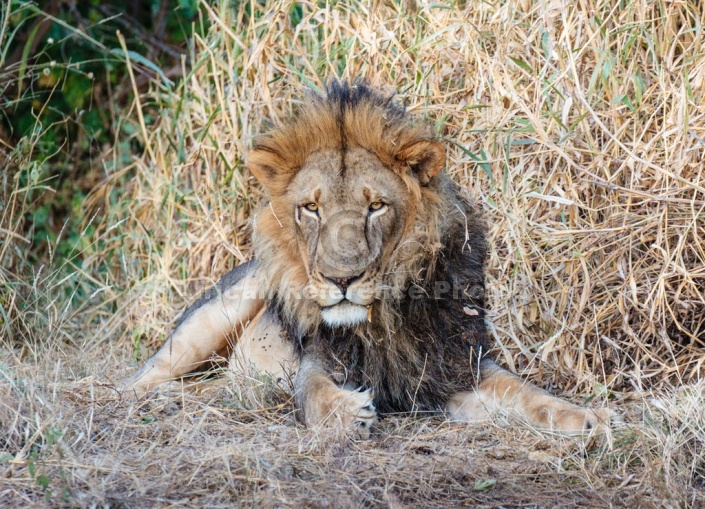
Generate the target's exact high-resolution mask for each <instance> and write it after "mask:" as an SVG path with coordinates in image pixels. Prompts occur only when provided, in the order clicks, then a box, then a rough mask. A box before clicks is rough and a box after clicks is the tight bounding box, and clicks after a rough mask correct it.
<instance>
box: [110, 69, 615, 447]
mask: <svg viewBox="0 0 705 509" xmlns="http://www.w3.org/2000/svg"><path fill="white" fill-rule="evenodd" d="M445 161H446V156H445V150H444V147H443V145H442V144H441V143H440V142H439V141H438V140H437V139H435V137H434V135H433V133H432V131H431V129H430V127H429V126H428V125H426V124H424V123H423V122H418V121H415V120H414V119H413V118H411V117H410V116H409V115H408V114H407V112H406V110H405V108H403V107H402V106H400V105H399V104H397V103H396V102H395V101H394V98H393V96H389V95H385V94H383V93H381V92H380V91H379V89H376V88H374V87H372V86H370V85H368V84H367V83H366V82H363V81H357V82H353V83H350V82H347V81H338V80H332V81H330V82H329V84H328V85H327V86H326V87H325V89H324V93H322V94H316V93H311V94H310V95H309V97H308V98H307V100H306V101H305V102H304V106H303V107H301V108H300V111H299V112H298V114H297V115H296V116H294V117H293V118H292V119H290V120H289V121H288V122H286V123H285V124H283V125H281V126H279V127H277V128H275V129H273V130H272V131H271V132H268V133H266V134H264V135H262V136H261V137H259V138H258V139H257V140H256V142H255V144H254V147H253V148H252V150H251V151H250V153H249V154H248V157H247V166H248V168H249V170H250V172H251V173H252V175H253V176H254V177H255V178H256V179H257V181H258V182H259V183H260V184H261V185H262V186H263V187H264V189H265V190H266V191H267V193H268V197H269V202H268V203H267V204H266V205H265V206H264V207H263V208H262V209H261V210H260V211H259V213H258V214H257V215H256V217H255V219H254V221H253V223H254V226H253V253H254V257H253V259H252V261H250V262H248V263H245V264H243V265H240V266H238V267H236V268H235V269H234V270H232V271H231V272H229V273H228V274H226V275H225V276H224V277H223V278H222V279H221V280H220V282H219V283H218V284H217V285H216V287H215V288H213V289H212V290H211V291H209V292H207V293H206V294H205V295H203V296H202V297H201V298H200V299H199V300H198V301H197V302H195V303H194V304H193V305H192V306H190V307H189V308H188V309H187V310H186V311H185V312H184V313H183V316H182V317H181V319H180V320H179V321H178V323H177V325H176V327H175V328H174V330H173V332H172V334H171V336H170V337H169V338H168V340H167V341H166V343H165V344H164V345H163V346H162V347H161V348H160V349H159V350H158V351H157V352H156V353H155V354H154V355H153V356H152V357H151V358H150V359H149V360H148V361H147V362H146V363H145V365H144V366H143V367H142V368H141V369H140V370H139V371H137V372H136V373H135V374H134V375H132V376H130V377H128V378H127V379H126V380H125V381H124V382H123V387H127V388H129V389H131V390H133V391H135V392H136V393H138V394H144V393H146V392H148V391H150V390H152V389H153V388H155V387H157V386H158V385H159V384H162V383H163V382H167V381H169V380H173V379H175V378H176V377H180V376H182V375H184V374H186V373H188V372H191V371H193V370H194V369H195V368H197V367H199V366H200V365H203V364H204V363H206V362H207V361H208V360H209V359H211V358H212V356H213V354H217V355H221V356H227V357H230V358H231V359H232V360H231V364H233V365H238V366H248V367H254V368H256V369H257V370H259V371H261V372H264V373H267V374H269V375H271V376H272V377H274V378H275V379H276V380H279V381H282V380H287V379H289V380H293V396H294V401H295V405H296V409H297V414H298V415H299V416H300V418H301V419H302V421H303V423H304V424H305V425H306V426H308V427H316V426H338V427H342V428H343V429H346V430H351V431H352V432H354V433H357V434H358V435H359V436H361V437H363V438H365V437H369V435H370V431H371V430H372V428H373V426H374V425H375V424H376V423H377V421H378V416H381V415H385V414H389V413H396V412H412V411H420V412H446V414H447V415H448V416H449V417H450V418H452V419H454V420H461V421H477V420H482V419H487V418H488V417H489V416H491V415H492V414H493V413H496V412H497V411H500V410H502V411H505V412H508V413H510V414H513V415H516V416H518V417H519V418H521V419H524V420H525V421H528V422H529V423H530V424H531V425H534V426H537V427H540V428H547V429H551V430H556V431H560V432H566V433H576V432H578V433H579V432H583V431H586V430H590V429H592V428H595V427H597V426H600V425H603V424H609V421H610V419H611V418H612V417H613V416H614V415H616V414H614V413H613V412H612V411H611V410H609V409H607V408H600V409H588V408H583V407H581V406H578V405H575V404H573V403H570V402H568V401H566V400H563V399H560V398H558V397H554V396H553V395H551V394H549V393H548V392H547V391H545V390H543V389H540V388H539V387H537V386H535V385H532V384H531V383H528V382H526V381H524V380H523V379H521V378H520V377H519V376H517V375H515V374H513V373H511V372H509V371H507V370H505V369H503V368H501V367H500V366H499V365H497V364H496V363H495V362H494V360H493V359H492V357H491V355H490V346H491V344H490V341H489V337H488V332H487V328H486V325H485V304H484V295H485V277H484V264H485V257H486V253H487V249H488V248H487V241H486V225H485V222H484V220H483V218H482V214H481V212H480V209H479V206H478V204H477V203H476V202H475V201H473V199H472V198H471V197H469V196H467V195H466V193H465V192H464V191H463V190H462V189H461V188H460V186H459V185H457V184H456V183H455V182H454V181H452V180H451V178H450V177H449V176H448V175H447V174H446V173H445V172H443V171H442V170H443V168H444V166H445ZM235 359H238V361H237V362H236V361H235Z"/></svg>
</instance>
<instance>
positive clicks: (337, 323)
mask: <svg viewBox="0 0 705 509" xmlns="http://www.w3.org/2000/svg"><path fill="white" fill-rule="evenodd" d="M371 311H372V305H367V306H362V305H360V304H354V303H352V302H350V301H349V300H347V299H343V300H341V301H340V302H338V303H337V304H334V305H332V306H325V307H322V308H321V314H322V315H323V321H324V322H325V323H326V324H327V325H329V326H330V327H351V326H353V325H358V324H360V323H363V322H366V321H369V320H370V318H371Z"/></svg>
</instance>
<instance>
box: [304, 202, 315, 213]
mask: <svg viewBox="0 0 705 509" xmlns="http://www.w3.org/2000/svg"><path fill="white" fill-rule="evenodd" d="M304 208H305V209H306V210H310V211H311V212H318V204H317V203H313V202H311V203H307V204H306V205H304Z"/></svg>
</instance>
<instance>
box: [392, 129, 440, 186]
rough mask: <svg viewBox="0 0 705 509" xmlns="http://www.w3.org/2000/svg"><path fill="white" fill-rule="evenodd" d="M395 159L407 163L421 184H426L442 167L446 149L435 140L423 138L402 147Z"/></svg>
mask: <svg viewBox="0 0 705 509" xmlns="http://www.w3.org/2000/svg"><path fill="white" fill-rule="evenodd" d="M397 159H399V160H400V161H402V162H404V163H406V164H408V165H409V167H410V168H411V171H412V172H413V173H414V175H416V177H417V178H418V179H419V182H420V183H421V185H422V186H426V185H428V183H429V182H430V181H431V179H432V178H433V177H435V176H436V175H437V174H438V173H439V172H440V171H441V170H442V169H443V166H444V165H445V162H446V151H445V149H444V148H443V145H441V144H440V143H438V142H437V141H430V140H423V141H417V142H415V143H411V144H409V145H407V146H405V147H403V148H402V149H401V150H400V151H399V153H398V154H397Z"/></svg>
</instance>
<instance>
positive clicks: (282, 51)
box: [0, 0, 705, 508]
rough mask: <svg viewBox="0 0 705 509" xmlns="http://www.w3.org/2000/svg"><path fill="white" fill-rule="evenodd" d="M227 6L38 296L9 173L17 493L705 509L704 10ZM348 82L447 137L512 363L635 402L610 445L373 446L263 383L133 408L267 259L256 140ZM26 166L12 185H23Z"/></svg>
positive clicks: (401, 431)
mask: <svg viewBox="0 0 705 509" xmlns="http://www.w3.org/2000/svg"><path fill="white" fill-rule="evenodd" d="M228 5H229V3H227V2H222V3H220V4H216V5H215V6H212V7H211V6H208V5H206V4H205V3H204V4H203V7H204V10H205V12H206V14H205V15H204V19H203V22H204V23H209V24H210V25H211V29H210V30H209V32H208V36H207V38H206V39H205V40H201V39H198V38H197V39H196V40H195V41H194V48H193V59H192V62H193V65H192V66H191V67H190V68H186V65H184V74H185V76H186V78H185V80H184V81H183V83H182V84H180V85H178V86H175V87H173V86H168V85H167V84H164V83H155V84H154V85H153V88H152V90H151V91H150V93H148V94H143V95H142V96H140V97H139V99H138V100H137V101H135V103H134V105H133V107H132V109H131V111H130V113H129V114H128V115H127V116H126V118H124V119H123V120H122V122H124V124H125V125H126V126H128V127H129V129H128V128H126V129H125V130H124V132H132V133H134V134H133V135H131V137H129V139H123V140H119V141H120V143H116V145H115V147H113V148H111V149H110V150H109V151H108V152H106V156H105V159H104V160H103V161H102V162H101V164H102V171H103V172H104V175H105V178H104V180H103V182H102V183H101V184H100V185H99V186H97V187H96V188H95V189H94V191H93V192H92V193H91V195H90V197H89V199H88V200H86V203H85V205H84V208H85V213H86V217H87V218H92V217H93V216H94V214H95V213H97V214H98V216H97V217H98V219H96V220H95V223H94V224H95V225H96V226H97V229H98V231H97V233H96V236H95V238H90V239H87V242H86V245H88V246H89V248H84V249H83V250H82V251H80V252H79V253H77V256H81V258H82V263H81V265H80V268H79V267H78V266H75V265H72V264H71V263H70V262H69V263H68V265H67V266H64V267H62V268H61V270H60V271H53V272H49V273H46V275H42V273H39V275H38V276H37V277H36V278H34V280H33V281H30V282H29V283H27V282H26V281H25V280H22V279H21V278H18V277H17V274H18V273H22V270H21V269H22V267H21V253H22V249H24V247H23V242H24V241H23V240H22V239H18V238H16V236H13V235H14V234H13V232H17V231H21V217H22V214H19V212H17V211H19V210H24V209H23V207H26V206H27V203H29V202H27V201H24V202H23V201H22V200H21V199H20V198H21V197H23V196H25V194H23V193H26V191H21V190H17V189H15V188H14V187H13V186H14V185H15V184H14V183H13V181H12V180H11V179H10V178H9V177H8V174H9V175H11V173H12V172H6V173H5V175H4V176H3V179H4V180H3V184H2V185H3V186H4V187H3V193H4V195H3V203H4V204H8V203H12V206H5V208H4V210H3V212H2V224H0V235H2V236H4V237H5V238H4V240H5V242H3V245H2V246H0V260H2V266H3V271H2V272H1V273H0V278H1V279H0V286H2V289H3V294H2V295H0V304H1V308H2V312H3V318H2V321H1V322H0V323H1V324H2V326H1V327H0V334H2V335H3V337H4V338H5V339H7V340H11V341H6V343H7V344H6V346H5V347H3V348H4V349H3V351H2V356H3V357H2V359H3V360H0V362H1V364H0V368H1V373H0V377H2V378H0V380H1V382H0V391H2V393H1V394H0V398H1V399H0V401H1V402H0V426H1V427H2V428H3V429H8V430H9V432H8V435H7V437H5V438H0V440H1V441H0V444H2V450H3V451H4V452H2V453H0V454H3V456H2V462H0V473H1V472H3V471H4V473H5V477H4V478H3V479H0V501H3V502H4V501H8V503H10V504H12V505H22V504H25V503H26V504H36V505H41V504H42V503H43V502H42V501H43V500H45V497H46V500H47V501H46V502H45V503H46V504H50V505H58V504H61V503H65V504H66V505H74V506H86V507H88V506H91V505H93V504H97V505H98V506H101V505H102V506H105V505H110V506H123V505H124V506H152V505H163V506H168V505H174V506H179V505H185V506H192V505H232V504H233V503H235V501H240V503H241V504H242V505H258V506H260V505H261V506H272V507H274V506H288V507H300V506H302V505H307V504H308V505H313V506H335V507H338V506H342V507H345V506H356V507H357V506H368V505H369V506H385V505H386V506H389V507H395V508H396V507H405V506H407V505H410V506H423V507H436V506H437V507H448V506H471V505H473V504H476V505H482V504H485V505H487V506H489V507H495V506H500V505H501V504H503V506H507V507H514V506H522V507H526V506H528V507H532V504H533V505H534V506H536V507H555V506H560V507H608V506H610V505H613V506H616V507H688V506H692V507H696V506H698V505H700V506H702V505H703V504H705V494H704V491H703V490H704V487H703V481H702V478H703V474H704V470H705V453H704V452H703V446H704V445H705V414H704V412H705V410H703V409H705V404H704V402H703V394H704V391H705V387H704V386H703V382H701V381H700V380H701V378H702V376H703V369H704V367H703V361H704V360H705V355H703V348H705V340H704V339H703V338H704V337H705V297H704V296H703V289H704V288H705V247H704V245H703V242H702V239H703V238H704V233H705V230H704V228H705V215H703V213H702V211H703V208H705V175H703V164H702V159H703V152H704V151H705V122H704V119H705V117H704V115H705V58H703V51H705V48H704V43H705V34H703V31H702V25H703V23H704V22H705V10H704V9H703V7H702V6H701V5H700V3H697V2H687V1H663V0H662V1H654V2H645V1H644V2H642V1H637V2H621V3H620V2H607V1H604V2H599V1H597V0H585V1H579V2H530V1H528V0H526V1H516V2H505V3H500V2H497V3H489V2H488V3H481V2H470V3H468V4H467V5H466V6H465V7H463V8H457V7H452V6H442V5H441V4H428V5H426V6H424V5H418V6H417V5H416V4H413V3H407V2H402V3H400V4H394V3H385V4H375V5H374V6H373V5H371V4H369V3H365V2H354V1H350V0H347V1H344V2H340V3H337V4H336V5H335V6H322V5H318V4H312V3H307V2H303V3H296V4H295V3H294V2H291V1H288V0H287V1H279V2H266V5H264V6H263V5H260V4H259V3H254V2H252V3H245V4H243V5H241V6H239V7H232V8H231V7H228ZM334 75H340V76H347V77H350V78H352V77H365V78H367V79H368V80H370V81H372V82H374V83H380V84H386V85H392V86H394V87H395V88H396V89H397V90H398V91H399V93H400V97H401V99H403V100H404V101H406V102H407V104H408V106H409V109H410V110H411V111H413V112H414V113H415V114H417V115H419V116H422V117H427V118H428V119H430V120H431V121H432V122H436V125H437V126H438V132H439V134H440V135H441V136H443V137H444V138H445V139H446V140H447V147H448V155H449V165H448V168H449V171H451V172H452V174H453V175H454V176H455V178H456V179H457V181H458V182H460V183H461V184H462V185H465V186H467V187H469V188H470V189H471V190H472V191H473V192H474V193H475V194H476V195H477V196H478V197H479V199H480V200H481V202H482V203H483V204H484V207H485V210H486V213H487V215H488V218H489V221H490V223H491V225H492V228H491V232H490V235H491V245H492V255H491V259H490V263H489V267H488V271H489V280H488V283H489V294H488V306H489V308H490V310H491V315H490V318H491V322H492V326H491V330H492V331H493V333H494V335H495V337H496V339H497V345H498V346H497V350H496V353H497V355H498V358H499V360H500V362H501V363H502V364H504V365H506V366H508V367H510V368H511V369H513V370H515V371H517V372H519V373H522V374H524V375H525V376H528V377H529V378H532V379H533V380H535V381H536V382H537V383H539V384H541V385H543V386H546V387H553V388H555V389H556V390H557V391H559V392H567V393H572V395H573V397H575V398H580V397H582V398H583V399H585V400H590V399H592V398H594V397H609V398H612V399H613V400H614V401H615V402H616V403H617V404H618V406H620V408H622V409H624V413H625V414H626V415H627V417H628V421H629V424H628V425H627V426H625V427H624V428H622V429H620V430H618V431H617V433H616V434H615V436H614V437H613V440H612V441H611V442H607V443H602V442H601V441H597V442H595V443H589V444H588V445H587V446H583V445H581V442H580V441H576V440H573V439H561V438H554V437H546V436H545V435H542V434H539V433H536V432H534V431H532V430H529V429H527V428H506V427H504V426H503V421H502V420H501V419H500V420H498V421H497V422H495V423H491V424H488V425H487V426H484V427H474V428H469V429H468V428H466V427H465V426H460V425H454V424H449V423H444V422H441V421H439V420H433V419H431V420H428V419H410V418H404V417H395V418H392V419H390V420H388V421H386V422H385V423H384V425H383V426H382V429H381V431H380V434H379V435H378V437H377V438H375V439H374V440H372V441H370V442H366V443H354V442H349V441H347V440H343V439H341V438H340V437H325V436H321V435H319V434H316V433H314V432H311V431H305V430H303V429H301V428H299V427H297V426H296V425H295V424H294V422H293V420H292V418H291V416H290V413H291V405H290V403H289V402H288V400H287V399H286V398H285V397H284V396H283V395H282V394H280V393H278V392H277V391H276V390H274V389H273V388H271V387H270V386H268V385H267V384H266V383H260V382H256V381H247V380H233V381H231V383H229V384H227V385H225V386H220V385H219V386H214V387H212V388H210V389H208V390H206V391H205V392H204V393H200V394H192V393H187V394H184V395H181V394H177V395H173V394H172V395H165V396H164V397H162V398H160V399H156V400H152V401H148V402H144V403H140V404H135V403H131V402H126V401H120V399H119V398H118V397H117V396H116V395H115V394H114V392H113V391H112V389H111V387H110V382H111V381H114V380H115V379H116V378H117V377H119V376H121V375H123V374H124V373H126V370H127V366H128V364H129V363H130V359H133V363H134V358H135V357H138V358H139V357H142V358H143V357H144V355H145V354H147V353H148V352H149V351H152V350H153V349H154V348H155V347H156V346H158V345H159V344H160V343H161V342H162V341H163V340H164V338H165V334H166V333H167V331H168V330H169V328H170V324H171V323H172V321H173V319H174V317H175V315H176V312H177V310H179V309H182V308H183V306H184V305H185V304H186V303H187V302H189V301H191V300H192V299H193V297H194V296H195V295H196V294H197V293H198V291H200V290H201V289H202V288H204V287H205V286H206V285H207V284H209V283H210V282H212V281H213V280H215V279H217V278H218V277H219V276H220V275H222V274H223V273H224V272H225V271H226V269H227V268H229V267H231V266H232V265H234V264H237V263H239V262H241V261H243V260H245V259H246V258H247V257H248V256H249V247H250V237H249V235H250V230H249V224H250V219H251V217H252V213H253V211H254V210H256V207H257V206H258V205H259V204H261V203H262V202H263V195H262V191H261V190H260V189H259V187H257V185H256V184H255V183H254V182H252V180H251V179H250V177H249V174H248V173H247V172H246V171H245V170H244V169H243V158H244V157H245V155H246V153H247V150H248V148H249V147H250V146H251V140H252V137H253V136H254V135H256V134H257V133H259V132H261V131H262V130H263V129H265V128H266V125H267V123H268V122H277V121H278V120H279V119H280V118H282V117H283V116H286V115H288V114H290V112H291V111H292V110H294V109H295V108H297V107H299V106H301V102H300V101H301V98H302V89H303V88H305V87H307V86H314V87H316V86H319V87H320V86H321V83H322V79H324V78H325V77H327V76H334ZM150 117H156V120H154V121H153V122H152V123H149V122H150V120H149V118H150ZM130 145H131V146H132V147H133V149H134V147H135V146H138V147H139V148H140V150H139V152H140V154H139V156H137V157H134V156H132V154H131V153H129V152H126V151H125V150H126V147H130ZM26 153H27V149H26V148H25V149H23V150H17V151H15V152H12V153H10V152H9V151H8V155H7V158H8V160H9V161H10V163H7V164H5V165H4V166H5V167H6V168H13V167H17V168H20V171H22V170H21V169H22V165H23V164H24V163H23V159H22V158H23V157H25V156H24V155H23V154H25V155H26ZM126 161H127V162H126ZM125 182H127V184H126V185H125ZM13 190H14V191H13ZM11 198H12V200H14V201H10V199H11ZM67 270H68V271H69V272H70V273H71V277H72V278H74V279H80V280H84V281H89V282H90V283H91V285H92V288H93V289H94V290H95V292H96V293H94V294H93V296H92V298H91V299H87V300H84V302H83V305H82V307H80V308H73V309H67V308H66V306H65V305H64V304H63V303H62V300H61V299H60V298H59V297H58V295H59V294H61V293H62V292H63V293H66V292H65V291H63V290H62V289H63V288H64V286H65V281H64V280H63V276H59V274H64V273H65V272H66V271H67ZM72 281H73V279H72ZM62 285H64V286H62ZM18 343H21V344H22V345H23V347H22V348H21V349H19V348H17V344H18ZM651 391H655V392H654V393H653V394H656V396H654V397H652V392H651ZM31 465H34V466H31ZM42 476H44V477H42ZM47 480H48V481H47ZM489 480H496V484H495V485H493V486H492V483H491V482H490V481H489ZM483 481H488V482H487V483H485V484H483ZM47 489H49V490H51V494H50V495H46V494H47ZM62 501H63V502H62ZM581 504H582V505H581Z"/></svg>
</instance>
